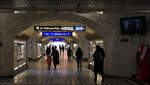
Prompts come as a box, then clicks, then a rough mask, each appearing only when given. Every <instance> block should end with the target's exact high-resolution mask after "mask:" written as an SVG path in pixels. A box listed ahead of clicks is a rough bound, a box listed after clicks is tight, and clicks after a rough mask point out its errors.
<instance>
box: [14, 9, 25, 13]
mask: <svg viewBox="0 0 150 85" xmlns="http://www.w3.org/2000/svg"><path fill="white" fill-rule="evenodd" d="M19 13H26V11H17V10H15V11H14V14H19Z"/></svg>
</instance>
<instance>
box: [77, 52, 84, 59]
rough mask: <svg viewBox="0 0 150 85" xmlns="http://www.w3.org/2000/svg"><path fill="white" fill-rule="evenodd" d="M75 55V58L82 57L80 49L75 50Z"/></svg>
mask: <svg viewBox="0 0 150 85" xmlns="http://www.w3.org/2000/svg"><path fill="white" fill-rule="evenodd" d="M76 56H77V59H82V56H83V52H82V50H77V51H76Z"/></svg>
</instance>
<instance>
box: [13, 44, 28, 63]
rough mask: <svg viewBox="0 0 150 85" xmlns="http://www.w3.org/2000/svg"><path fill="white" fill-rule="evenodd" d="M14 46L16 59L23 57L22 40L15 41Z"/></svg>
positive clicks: (23, 46)
mask: <svg viewBox="0 0 150 85" xmlns="http://www.w3.org/2000/svg"><path fill="white" fill-rule="evenodd" d="M15 48H16V50H15V53H16V59H17V61H20V60H23V59H25V53H26V50H25V43H23V42H16V43H15Z"/></svg>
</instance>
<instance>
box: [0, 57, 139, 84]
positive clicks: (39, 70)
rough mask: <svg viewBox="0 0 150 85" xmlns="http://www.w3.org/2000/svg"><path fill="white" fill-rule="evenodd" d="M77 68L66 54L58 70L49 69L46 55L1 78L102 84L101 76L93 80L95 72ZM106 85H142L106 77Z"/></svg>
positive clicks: (0, 80) (21, 81)
mask: <svg viewBox="0 0 150 85" xmlns="http://www.w3.org/2000/svg"><path fill="white" fill-rule="evenodd" d="M86 68H87V64H86V63H84V66H83V70H82V71H78V70H77V69H76V62H75V61H74V60H72V61H69V62H68V59H67V57H66V56H64V57H63V56H62V57H61V58H60V64H59V66H58V68H57V70H54V69H53V66H52V69H51V70H47V64H46V62H45V57H43V58H42V59H41V60H39V61H38V62H29V69H28V70H26V71H24V72H22V73H20V74H18V75H16V76H15V77H14V78H0V85H101V77H100V76H98V81H97V83H95V82H94V81H93V77H94V74H93V72H92V71H90V70H88V69H86ZM104 85H140V84H137V83H136V82H133V81H131V80H129V79H124V78H111V77H106V78H105V81H104Z"/></svg>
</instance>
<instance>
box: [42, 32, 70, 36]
mask: <svg viewBox="0 0 150 85" xmlns="http://www.w3.org/2000/svg"><path fill="white" fill-rule="evenodd" d="M42 36H72V32H42Z"/></svg>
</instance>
